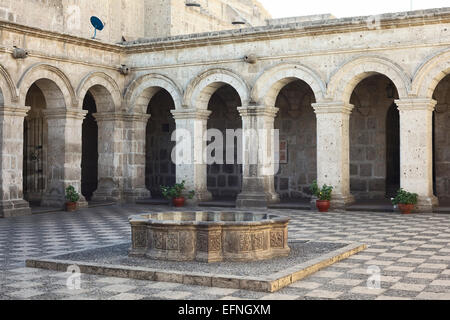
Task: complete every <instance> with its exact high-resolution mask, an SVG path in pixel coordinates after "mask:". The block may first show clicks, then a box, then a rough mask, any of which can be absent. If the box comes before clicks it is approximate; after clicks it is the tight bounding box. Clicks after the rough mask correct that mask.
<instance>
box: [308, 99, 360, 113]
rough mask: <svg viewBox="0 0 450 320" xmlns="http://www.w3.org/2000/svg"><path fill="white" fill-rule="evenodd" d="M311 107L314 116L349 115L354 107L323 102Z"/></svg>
mask: <svg viewBox="0 0 450 320" xmlns="http://www.w3.org/2000/svg"><path fill="white" fill-rule="evenodd" d="M312 107H313V108H314V112H315V113H316V114H324V113H330V114H333V113H336V114H351V113H352V110H353V107H354V106H353V105H352V104H350V103H345V102H342V101H325V102H317V103H313V104H312Z"/></svg>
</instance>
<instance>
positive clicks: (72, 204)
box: [66, 202, 77, 212]
mask: <svg viewBox="0 0 450 320" xmlns="http://www.w3.org/2000/svg"><path fill="white" fill-rule="evenodd" d="M76 210H77V203H76V202H66V211H68V212H73V211H76Z"/></svg>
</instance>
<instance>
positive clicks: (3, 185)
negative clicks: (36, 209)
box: [0, 106, 31, 218]
mask: <svg viewBox="0 0 450 320" xmlns="http://www.w3.org/2000/svg"><path fill="white" fill-rule="evenodd" d="M29 110H30V108H28V107H4V106H3V107H0V145H1V152H0V218H6V217H12V216H19V215H28V214H31V210H30V206H29V204H28V202H27V201H25V200H24V199H23V124H24V118H25V116H26V114H27V112H28V111H29Z"/></svg>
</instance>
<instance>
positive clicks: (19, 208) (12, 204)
mask: <svg viewBox="0 0 450 320" xmlns="http://www.w3.org/2000/svg"><path fill="white" fill-rule="evenodd" d="M28 215H31V208H30V205H29V203H28V201H25V200H22V199H19V200H9V201H0V218H11V217H20V216H28Z"/></svg>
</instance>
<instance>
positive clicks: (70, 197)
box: [66, 186, 80, 202]
mask: <svg viewBox="0 0 450 320" xmlns="http://www.w3.org/2000/svg"><path fill="white" fill-rule="evenodd" d="M66 200H67V201H69V202H78V200H80V195H79V194H78V192H77V191H76V190H75V188H74V187H73V186H68V187H67V188H66Z"/></svg>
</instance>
